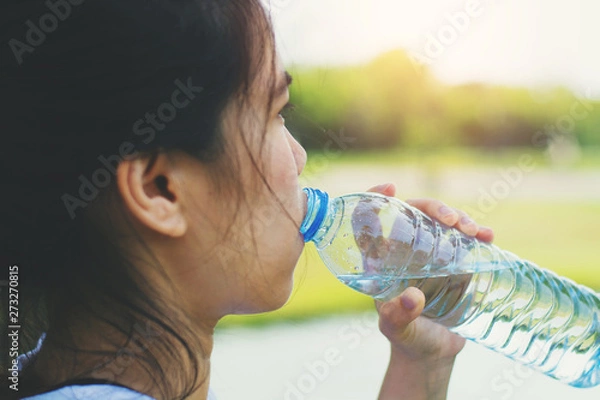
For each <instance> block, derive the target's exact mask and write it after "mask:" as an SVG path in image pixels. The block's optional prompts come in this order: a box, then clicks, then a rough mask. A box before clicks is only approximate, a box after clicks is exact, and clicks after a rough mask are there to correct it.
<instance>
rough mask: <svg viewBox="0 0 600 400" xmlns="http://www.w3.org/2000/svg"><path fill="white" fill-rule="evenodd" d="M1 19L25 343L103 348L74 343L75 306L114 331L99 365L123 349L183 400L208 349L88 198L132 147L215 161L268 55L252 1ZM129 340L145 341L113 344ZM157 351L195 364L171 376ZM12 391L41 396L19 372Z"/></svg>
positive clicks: (10, 246) (5, 214) (3, 118)
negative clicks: (235, 104)
mask: <svg viewBox="0 0 600 400" xmlns="http://www.w3.org/2000/svg"><path fill="white" fill-rule="evenodd" d="M50 4H52V6H50ZM0 26H1V27H2V31H1V32H0V42H2V43H8V44H9V45H8V46H3V47H2V50H1V54H0V87H1V88H2V91H1V92H0V102H1V103H0V132H1V133H0V135H1V138H2V143H1V145H0V146H1V147H0V171H1V172H0V174H1V178H2V179H1V180H0V182H1V183H2V185H3V188H4V190H3V193H2V196H1V200H0V201H1V203H0V213H1V215H0V246H1V252H0V261H1V264H2V265H3V268H4V267H6V266H8V265H18V268H19V291H20V299H21V304H20V320H21V321H22V326H23V327H22V330H21V341H20V346H21V352H23V351H25V350H30V349H32V348H33V347H34V346H35V343H36V342H37V339H38V338H39V337H40V335H41V334H42V332H46V339H45V340H46V341H51V342H52V343H53V344H54V345H55V346H59V347H60V346H62V347H63V348H64V349H65V352H66V353H67V352H69V351H74V352H83V351H88V352H90V353H95V354H98V353H99V352H98V351H97V350H95V349H79V348H73V347H72V345H71V343H72V340H70V337H69V335H70V334H71V332H70V330H69V326H70V323H71V322H72V321H73V319H76V318H78V316H81V315H84V316H85V318H93V319H94V320H95V321H101V322H102V323H104V324H108V325H110V326H111V327H112V328H113V329H114V330H116V331H118V332H120V333H121V337H120V338H119V339H118V340H115V343H114V347H115V350H116V351H115V352H105V353H106V354H104V355H105V356H106V360H107V363H108V362H110V361H111V360H113V361H114V360H115V359H116V358H117V357H128V358H127V362H128V363H131V362H136V363H140V365H143V367H144V368H145V370H146V371H147V372H148V374H149V376H150V377H151V378H152V380H153V381H154V382H155V384H156V386H157V388H158V389H159V392H160V393H162V398H164V399H175V398H185V397H186V396H188V395H189V394H190V393H192V392H193V391H194V389H195V388H196V387H197V386H198V385H199V384H200V383H201V382H197V381H196V377H197V376H198V373H199V372H200V371H199V370H198V369H199V365H198V364H197V358H196V357H197V355H198V353H200V354H202V352H203V349H202V348H201V346H200V345H199V343H196V341H195V340H194V334H193V332H191V331H190V330H189V329H187V328H186V324H185V323H182V321H181V319H182V318H184V316H181V315H179V313H178V312H176V310H173V309H172V305H169V304H164V303H163V302H161V300H160V299H161V296H160V294H158V293H153V291H152V290H153V289H152V287H151V285H150V284H149V283H148V282H146V281H144V279H143V277H142V276H141V275H140V274H139V273H138V272H137V271H136V268H134V266H133V265H131V264H130V263H129V262H128V261H127V257H125V255H124V254H123V249H122V248H120V246H119V240H118V238H114V237H113V236H111V235H110V234H107V232H106V231H103V230H101V229H98V228H97V227H96V226H95V225H94V224H93V223H91V220H90V218H89V215H87V213H88V211H89V207H88V206H89V205H90V204H91V203H93V202H97V201H101V202H102V203H101V204H105V202H106V204H110V202H109V201H108V200H110V199H111V198H112V199H113V200H114V196H115V192H116V191H115V190H114V189H115V188H114V186H115V185H114V180H115V179H114V171H115V169H116V166H117V165H118V162H119V161H120V159H122V158H123V157H125V156H127V155H130V154H132V153H136V152H137V153H147V154H153V152H156V151H169V150H171V149H177V150H183V151H185V152H186V153H188V154H190V155H193V156H194V157H196V158H198V159H199V160H201V161H203V162H206V163H214V162H216V161H217V160H220V159H222V157H224V156H225V153H226V151H225V149H226V144H225V141H224V138H223V135H222V131H221V126H220V124H221V121H222V114H223V111H224V109H225V107H226V105H227V104H229V103H230V102H231V101H232V99H236V100H239V101H241V102H244V101H246V100H247V98H248V91H249V87H250V85H251V83H252V82H253V81H254V79H255V78H256V75H257V73H258V72H259V71H261V70H262V68H263V64H264V63H265V62H266V61H265V60H266V59H267V58H266V57H265V54H268V52H269V51H272V52H274V51H275V50H274V48H275V46H274V38H273V34H272V29H271V25H270V21H269V17H268V15H267V14H266V13H265V10H264V9H263V7H262V5H261V3H260V1H259V0H230V1H219V0H152V1H148V0H146V1H144V0H127V1H122V0H86V1H85V2H83V1H82V0H77V1H75V0H58V1H56V2H42V1H25V0H6V1H3V2H2V4H1V5H0ZM271 61H272V63H271V65H270V66H269V67H270V68H272V69H273V70H274V57H273V60H271ZM272 101H273V99H272V97H271V98H270V100H269V103H271V102H272ZM269 107H270V104H269ZM219 173H220V174H226V175H227V174H229V175H230V177H232V178H233V177H235V168H234V167H233V166H232V167H231V168H230V169H229V170H223V169H222V168H221V169H219ZM107 210H108V209H107ZM111 210H112V209H111ZM111 212H112V211H111ZM111 212H108V211H106V212H105V216H106V218H108V219H110V218H114V219H118V218H121V216H120V215H118V214H111ZM107 222H108V223H109V224H108V225H109V226H110V220H109V221H107ZM4 311H5V310H3V313H2V314H3V316H5V315H6V312H4ZM5 322H6V321H3V325H2V326H3V327H6V326H8V324H7V323H5ZM4 329H5V328H4ZM3 333H6V332H3ZM6 337H7V335H5V334H3V335H2V340H6ZM131 348H138V349H141V350H143V351H139V352H135V351H134V352H132V351H130V350H128V353H127V354H125V355H123V354H119V350H118V349H131ZM2 354H3V355H2V357H6V354H7V352H4V351H3V353H2ZM181 357H185V358H186V360H187V361H186V360H184V361H182V360H181ZM165 359H167V360H169V361H172V362H176V363H185V364H186V365H188V364H189V366H190V368H188V369H184V368H181V369H175V370H174V369H170V370H166V369H165V367H164V364H161V362H159V360H161V361H164V360H165ZM5 362H6V360H4V361H3V363H2V370H3V372H2V374H5V373H6V372H5V371H6V370H7V369H6V368H7V367H8V364H6V363H5ZM8 362H10V360H8ZM31 362H32V363H34V362H35V358H32V360H31ZM73 367H74V366H73ZM100 367H101V366H100ZM2 374H0V378H1V379H2V380H3V381H4V382H7V377H6V376H5V375H2ZM73 378H76V377H75V376H74V377H73ZM107 381H111V379H110V377H107ZM19 386H20V390H19V392H18V395H19V396H26V395H31V394H35V393H40V392H42V391H44V390H48V388H46V387H43V385H41V383H40V377H36V376H33V375H32V374H28V369H27V368H25V369H24V371H22V376H21V381H20V385H19ZM2 390H6V385H3V388H2ZM9 395H10V396H15V393H13V392H11V391H8V393H7V397H3V398H8V396H9Z"/></svg>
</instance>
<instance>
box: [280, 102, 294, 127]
mask: <svg viewBox="0 0 600 400" xmlns="http://www.w3.org/2000/svg"><path fill="white" fill-rule="evenodd" d="M295 109H296V106H295V105H294V104H292V103H290V102H287V103H286V105H285V106H283V108H282V109H281V111H279V117H280V118H281V119H282V120H283V122H285V119H286V118H287V117H288V116H289V115H290V113H291V112H292V111H294V110H295Z"/></svg>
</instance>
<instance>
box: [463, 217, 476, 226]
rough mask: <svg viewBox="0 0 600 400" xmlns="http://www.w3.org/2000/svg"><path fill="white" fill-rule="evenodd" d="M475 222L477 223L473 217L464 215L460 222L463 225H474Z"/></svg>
mask: <svg viewBox="0 0 600 400" xmlns="http://www.w3.org/2000/svg"><path fill="white" fill-rule="evenodd" d="M474 223H475V221H473V220H472V219H471V218H469V217H462V218H461V219H460V224H461V225H472V224H474Z"/></svg>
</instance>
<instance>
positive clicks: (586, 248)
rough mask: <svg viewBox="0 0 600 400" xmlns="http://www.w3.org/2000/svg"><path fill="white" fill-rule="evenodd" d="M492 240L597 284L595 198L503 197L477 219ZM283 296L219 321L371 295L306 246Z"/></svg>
mask: <svg viewBox="0 0 600 400" xmlns="http://www.w3.org/2000/svg"><path fill="white" fill-rule="evenodd" d="M483 222H484V223H485V224H486V225H489V226H492V227H493V228H494V231H495V233H496V240H495V243H496V244H497V245H498V246H500V247H501V248H504V249H507V250H510V251H511V252H513V253H515V254H518V255H519V256H521V257H523V258H526V259H529V260H532V261H533V262H535V263H536V264H538V265H539V266H541V267H544V268H547V269H551V270H553V271H555V272H557V273H558V274H559V275H562V276H566V277H569V278H571V279H573V280H575V281H576V282H578V283H581V284H584V285H587V286H589V287H591V288H593V289H595V290H600V251H599V250H598V247H596V246H598V244H599V241H598V238H599V235H600V233H599V228H600V204H598V203H589V202H577V203H555V202H545V203H544V202H541V203H540V202H524V201H519V202H515V201H512V202H511V201H504V202H502V203H501V204H499V205H498V207H496V209H494V210H493V211H492V212H491V213H489V214H488V215H487V217H486V220H485V221H483ZM295 278H296V279H295V280H296V283H295V287H294V291H293V294H292V296H291V298H290V300H289V302H288V303H287V304H286V305H285V306H284V307H283V308H281V309H280V310H277V311H274V312H271V313H266V314H259V315H252V316H232V317H227V318H226V319H224V320H223V321H222V322H221V325H220V326H232V325H240V324H255V325H256V324H266V323H273V322H277V321H289V320H301V319H306V318H312V317H316V316H323V315H330V314H339V313H345V312H355V311H358V310H365V309H372V308H373V300H372V299H370V298H369V297H367V296H365V295H362V294H360V293H357V292H355V291H353V290H351V289H349V288H347V287H345V286H344V285H342V284H341V283H339V282H338V281H337V279H335V277H334V276H333V275H332V274H330V273H329V272H328V271H327V269H326V267H325V266H324V265H322V263H321V262H320V260H319V259H318V255H317V254H316V250H315V249H314V247H312V245H309V246H307V248H306V249H305V251H304V253H303V254H302V257H301V258H300V261H299V263H298V267H297V268H296V273H295Z"/></svg>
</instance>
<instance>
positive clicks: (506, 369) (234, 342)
mask: <svg viewBox="0 0 600 400" xmlns="http://www.w3.org/2000/svg"><path fill="white" fill-rule="evenodd" d="M388 357H389V344H388V343H387V341H386V339H385V338H384V337H383V336H382V335H381V334H380V333H379V331H378V329H377V326H376V316H375V315H374V313H367V314H357V315H351V316H344V317H334V318H328V319H322V320H316V321H312V322H304V323H298V322H297V323H289V324H285V325H284V324H282V325H272V326H269V327H263V328H260V329H258V328H257V329H248V328H238V329H232V330H226V331H217V334H216V337H215V348H214V351H213V356H212V358H211V359H212V360H213V361H212V367H211V369H212V370H211V386H212V387H213V388H214V389H215V391H216V394H217V397H218V398H219V400H238V399H246V400H254V399H256V400H370V399H376V398H377V392H378V389H379V385H380V383H381V379H382V377H383V374H384V371H385V368H386V366H387V361H388ZM531 399H535V400H565V399H573V400H598V399H600V386H597V387H595V388H592V389H576V388H573V387H570V386H568V385H565V384H563V383H560V382H558V381H556V380H554V379H551V378H548V377H546V376H544V375H541V374H538V373H536V372H533V371H532V370H530V369H528V368H525V367H523V366H521V365H520V364H517V363H515V362H513V361H510V360H509V359H507V358H505V357H504V356H501V355H499V354H496V353H494V352H492V351H490V350H487V349H485V348H483V347H482V346H479V345H476V344H473V343H467V347H466V348H465V349H464V350H463V352H462V353H461V354H460V355H459V357H458V358H457V364H456V366H455V369H454V373H453V376H452V380H451V383H450V389H449V394H448V400H531Z"/></svg>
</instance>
